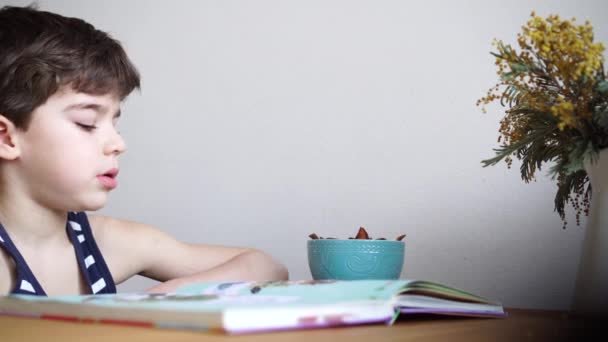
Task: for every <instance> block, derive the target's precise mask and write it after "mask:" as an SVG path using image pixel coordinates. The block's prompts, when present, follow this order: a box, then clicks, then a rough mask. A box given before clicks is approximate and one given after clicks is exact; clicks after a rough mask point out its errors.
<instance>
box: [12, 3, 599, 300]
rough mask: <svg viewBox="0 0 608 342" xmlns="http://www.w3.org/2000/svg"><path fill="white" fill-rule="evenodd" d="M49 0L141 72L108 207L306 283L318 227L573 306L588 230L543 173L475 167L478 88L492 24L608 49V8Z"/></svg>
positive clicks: (483, 135)
mask: <svg viewBox="0 0 608 342" xmlns="http://www.w3.org/2000/svg"><path fill="white" fill-rule="evenodd" d="M1 3H2V4H13V5H25V4H29V3H30V1H17V0H15V1H1ZM38 3H39V5H40V8H41V9H44V10H50V11H55V12H58V13H61V14H63V15H66V16H77V17H81V18H83V19H85V20H87V21H89V22H91V23H92V24H94V25H95V26H96V27H98V28H99V29H102V30H104V31H108V32H110V34H112V35H113V36H114V37H115V38H117V39H119V40H120V41H121V42H122V43H123V44H124V46H125V48H126V49H127V51H128V53H129V54H130V55H131V58H132V59H133V61H134V62H135V64H136V65H137V66H138V68H139V70H140V72H141V73H142V76H143V77H142V80H143V89H142V92H141V93H140V94H137V93H136V94H134V95H132V96H131V97H130V98H129V99H128V100H127V102H126V103H125V105H124V109H123V113H124V115H123V118H122V119H121V120H122V122H121V131H122V133H123V136H125V137H126V139H127V142H128V144H129V152H128V153H127V154H126V155H124V157H123V159H122V168H121V176H120V181H121V186H120V187H119V188H118V189H117V190H116V191H115V193H114V194H113V195H112V196H111V201H110V203H109V205H108V206H107V208H105V209H104V210H103V212H104V213H106V214H111V215H114V216H117V217H122V218H126V219H131V220H137V221H142V222H146V223H149V224H153V225H156V226H158V227H160V228H162V229H164V230H166V231H168V232H170V233H171V234H173V235H174V236H176V237H178V238H179V239H183V240H187V241H191V242H201V243H213V244H224V245H244V246H251V247H256V248H259V249H263V250H266V251H268V252H269V253H271V254H272V255H274V256H275V257H277V258H278V259H280V260H282V261H283V262H284V263H285V264H286V265H287V266H288V268H289V269H290V272H291V277H292V279H305V278H310V273H309V271H308V265H307V259H306V241H307V239H308V234H310V233H312V232H316V233H317V234H319V235H322V236H334V237H343V238H345V237H347V236H352V235H353V234H355V233H356V231H357V229H358V227H359V226H363V227H366V228H367V230H368V231H369V232H370V233H371V234H372V235H373V236H385V237H387V238H392V237H395V236H397V235H400V234H402V233H406V234H407V238H406V241H407V245H406V246H407V247H406V258H405V266H404V271H403V274H402V277H403V278H424V279H428V280H436V281H440V282H444V283H447V284H451V285H454V286H457V287H462V288H464V289H467V290H470V291H473V292H476V293H479V294H481V295H484V296H488V297H491V298H495V299H498V300H501V301H503V303H504V304H505V306H508V307H527V308H547V309H564V308H567V307H568V306H569V304H570V301H571V297H572V293H573V289H574V281H575V275H576V270H577V265H578V260H579V253H580V245H581V241H582V237H583V234H584V228H583V227H577V226H576V225H575V224H574V219H573V218H570V220H569V221H570V225H569V226H568V228H567V229H566V230H562V228H561V222H560V220H559V217H558V215H557V214H556V213H554V212H553V197H554V194H555V190H556V186H555V185H554V183H553V182H552V181H551V180H550V179H549V178H548V177H546V176H545V175H544V173H543V174H541V175H539V176H540V177H539V179H538V181H537V182H536V183H532V184H525V183H523V182H522V181H521V179H520V174H519V170H518V164H517V163H514V167H513V169H512V170H507V168H506V166H505V164H500V165H499V166H496V167H493V168H482V167H481V164H480V160H482V159H485V158H488V157H490V156H492V155H493V153H492V148H493V147H496V138H497V136H498V132H497V129H498V123H499V120H500V118H501V114H502V112H501V110H500V108H498V107H492V108H490V111H489V112H488V114H483V113H482V112H481V111H480V110H479V108H477V107H476V106H475V101H476V100H477V99H478V98H479V97H481V96H483V95H484V94H485V91H486V90H487V89H488V88H489V87H490V86H492V85H493V84H494V83H495V82H496V81H497V77H496V74H495V68H494V64H493V58H492V57H491V56H490V54H489V52H490V50H491V49H492V47H491V41H492V39H493V38H499V39H503V40H504V41H506V42H514V41H515V37H516V34H517V33H518V32H520V28H521V26H522V25H523V24H524V23H525V22H526V21H527V20H528V19H529V15H530V12H531V11H532V10H536V11H537V13H538V14H540V15H542V16H546V15H548V14H559V15H561V16H562V17H567V18H570V17H572V16H574V17H576V18H577V19H578V20H579V22H583V21H584V20H585V19H589V20H591V22H592V24H593V25H594V27H595V34H596V40H599V41H602V42H604V44H605V45H606V44H608V20H607V19H606V14H607V13H608V2H605V1H601V0H597V1H541V0H536V1H509V2H506V1H498V0H492V1H459V2H453V1H447V0H446V1H412V2H406V1H379V0H374V1H371V0H370V1H352V0H342V1H337V0H322V1H317V0H306V1H279V0H275V1H272V0H266V1H225V0H224V1H220V0H217V1H143V0H142V1H122V0H113V1H77V0H71V1H70V0H64V1H39V2H38ZM583 222H584V221H583ZM150 284H152V282H151V281H149V280H146V279H143V278H135V279H133V280H130V281H128V282H126V283H124V284H122V285H121V286H120V287H119V290H121V291H132V290H133V291H134V290H140V289H143V288H145V287H147V286H149V285H150Z"/></svg>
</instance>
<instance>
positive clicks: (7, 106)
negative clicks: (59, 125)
mask: <svg viewBox="0 0 608 342" xmlns="http://www.w3.org/2000/svg"><path fill="white" fill-rule="evenodd" d="M67 85H69V86H71V88H72V89H73V90H75V91H77V92H84V93H88V94H95V95H101V94H108V93H114V94H116V95H117V96H119V98H120V99H121V100H123V99H124V98H125V97H126V96H127V95H129V94H130V93H131V92H132V91H133V90H134V89H136V88H137V89H139V86H140V78H139V73H138V71H137V69H136V68H135V66H134V65H133V64H132V63H131V61H130V60H129V58H128V57H127V55H126V53H125V51H124V50H123V48H122V47H121V45H120V43H119V42H118V41H116V40H114V39H112V38H111V37H110V36H109V35H108V34H107V33H105V32H102V31H100V30H97V29H95V27H93V26H92V25H91V24H89V23H87V22H85V21H84V20H81V19H77V18H67V17H64V16H61V15H58V14H55V13H50V12H44V11H39V10H37V9H36V8H35V7H31V6H30V7H12V6H5V7H2V8H1V9H0V115H3V116H5V117H6V118H8V119H9V120H11V121H12V122H13V124H14V125H15V126H17V127H19V128H21V129H23V130H26V129H27V127H28V124H29V121H30V119H31V114H32V112H33V111H34V109H35V108H36V107H38V106H40V105H42V104H44V103H45V102H46V100H47V99H48V98H49V97H50V96H51V95H53V94H54V93H55V92H56V91H57V90H58V89H59V88H60V87H62V86H67Z"/></svg>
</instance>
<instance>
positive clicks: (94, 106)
mask: <svg viewBox="0 0 608 342" xmlns="http://www.w3.org/2000/svg"><path fill="white" fill-rule="evenodd" d="M73 109H90V110H93V111H95V112H97V114H99V113H102V112H105V110H104V109H105V107H104V106H102V105H100V104H97V103H90V102H82V103H74V104H71V105H69V106H67V107H65V111H70V110H73ZM119 117H120V109H118V110H117V111H116V113H115V114H114V118H115V119H117V118H119Z"/></svg>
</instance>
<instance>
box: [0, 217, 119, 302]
mask: <svg viewBox="0 0 608 342" xmlns="http://www.w3.org/2000/svg"><path fill="white" fill-rule="evenodd" d="M66 231H67V233H68V236H69V238H70V241H71V242H72V245H73V246H74V252H75V254H76V258H77V260H78V265H79V267H80V272H81V273H82V276H83V278H84V279H85V281H86V282H87V284H88V285H89V287H90V289H91V293H93V294H101V293H116V284H115V283H114V279H113V278H112V274H111V273H110V270H109V268H108V265H107V264H106V262H105V260H104V259H103V256H102V255H101V252H100V251H99V248H98V247H97V243H95V239H94V238H93V233H92V231H91V226H90V225H89V220H88V219H87V215H86V214H85V213H84V212H80V213H75V212H70V213H68V219H67V223H66ZM0 248H3V249H4V250H5V251H6V252H7V253H8V255H10V256H11V257H12V258H13V260H14V261H15V266H16V271H17V272H16V281H15V287H14V288H13V290H12V291H11V294H30V295H39V296H46V293H45V292H44V289H43V288H42V286H41V285H40V283H39V282H38V280H37V279H36V277H35V276H34V274H33V273H32V271H31V270H30V268H29V266H28V265H27V262H26V261H25V259H24V258H23V256H22V255H21V253H19V251H18V250H17V247H16V246H15V244H13V242H12V240H11V239H10V237H9V236H8V234H7V232H6V230H5V229H4V226H2V224H1V223H0Z"/></svg>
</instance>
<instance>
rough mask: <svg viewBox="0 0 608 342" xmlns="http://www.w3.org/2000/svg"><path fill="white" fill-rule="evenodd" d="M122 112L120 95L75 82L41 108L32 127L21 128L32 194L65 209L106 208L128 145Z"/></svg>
mask: <svg viewBox="0 0 608 342" xmlns="http://www.w3.org/2000/svg"><path fill="white" fill-rule="evenodd" d="M119 115H120V100H119V99H118V97H116V96H114V95H112V94H108V95H89V94H84V93H76V92H74V91H73V90H71V88H69V87H64V88H62V89H60V90H59V91H58V92H57V93H55V94H53V95H52V96H51V97H49V99H48V100H47V101H46V103H44V104H43V105H41V106H40V107H38V108H36V109H35V110H34V112H33V114H32V119H31V122H30V125H29V128H28V129H27V131H18V135H19V137H18V139H19V140H18V141H19V144H20V147H21V154H20V156H19V158H18V163H19V166H20V171H21V174H22V175H23V176H24V179H25V180H26V181H27V183H26V184H27V191H29V195H30V197H31V198H33V199H34V200H36V201H37V202H39V203H41V204H42V205H44V206H46V207H49V208H53V209H57V210H64V211H80V210H96V209H99V208H101V207H103V205H104V204H105V202H106V199H107V195H108V192H109V191H110V190H112V189H113V188H115V187H116V186H117V181H116V175H117V173H118V156H119V155H120V154H121V153H123V152H124V151H125V150H126V146H125V142H124V140H123V139H122V137H121V136H120V134H119V133H118V131H117V130H116V124H117V121H118V116H119Z"/></svg>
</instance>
